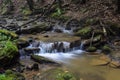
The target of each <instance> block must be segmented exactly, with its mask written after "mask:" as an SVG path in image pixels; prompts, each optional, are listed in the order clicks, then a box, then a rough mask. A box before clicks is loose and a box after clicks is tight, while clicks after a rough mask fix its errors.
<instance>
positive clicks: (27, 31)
mask: <svg viewBox="0 0 120 80" xmlns="http://www.w3.org/2000/svg"><path fill="white" fill-rule="evenodd" d="M51 29H52V27H51V26H50V25H48V24H46V23H41V24H36V25H33V26H31V27H29V28H24V29H21V30H20V31H17V32H16V33H17V34H32V33H40V32H43V31H49V30H51Z"/></svg>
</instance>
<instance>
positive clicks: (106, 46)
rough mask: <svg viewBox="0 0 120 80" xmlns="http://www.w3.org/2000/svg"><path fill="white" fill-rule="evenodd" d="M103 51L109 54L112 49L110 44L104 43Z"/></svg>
mask: <svg viewBox="0 0 120 80" xmlns="http://www.w3.org/2000/svg"><path fill="white" fill-rule="evenodd" d="M102 51H103V52H104V53H105V54H109V53H110V52H111V51H112V50H111V48H110V47H109V46H108V45H104V46H103V48H102Z"/></svg>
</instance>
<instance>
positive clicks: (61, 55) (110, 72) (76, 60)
mask: <svg viewBox="0 0 120 80" xmlns="http://www.w3.org/2000/svg"><path fill="white" fill-rule="evenodd" d="M40 43H41V44H40V45H39V48H40V52H39V53H36V54H37V55H40V56H44V57H47V58H50V59H53V60H55V61H58V62H61V63H63V64H64V65H65V67H67V69H68V70H70V71H72V72H73V73H74V74H75V75H76V76H77V78H78V80H120V76H119V74H120V69H114V68H110V67H109V66H93V65H91V61H92V60H93V59H96V58H97V57H96V56H90V55H89V56H88V55H84V51H82V50H81V49H82V47H83V44H81V45H80V46H79V47H77V48H72V49H70V48H69V45H70V43H69V42H57V45H58V46H59V45H60V44H61V43H62V44H63V46H62V49H64V52H63V50H62V49H61V50H58V49H57V48H58V47H57V46H56V47H53V46H54V45H55V44H56V43H45V42H40ZM30 47H32V46H30ZM59 48H60V47H59Z"/></svg>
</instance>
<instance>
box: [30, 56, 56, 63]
mask: <svg viewBox="0 0 120 80" xmlns="http://www.w3.org/2000/svg"><path fill="white" fill-rule="evenodd" d="M31 59H32V60H34V61H36V62H39V63H40V64H45V63H53V64H57V63H56V62H54V61H53V60H50V59H48V58H45V57H42V56H38V55H31Z"/></svg>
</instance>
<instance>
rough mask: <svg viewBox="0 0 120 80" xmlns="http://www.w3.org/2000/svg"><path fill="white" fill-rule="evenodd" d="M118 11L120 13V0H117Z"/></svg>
mask: <svg viewBox="0 0 120 80" xmlns="http://www.w3.org/2000/svg"><path fill="white" fill-rule="evenodd" d="M117 13H120V0H117Z"/></svg>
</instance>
